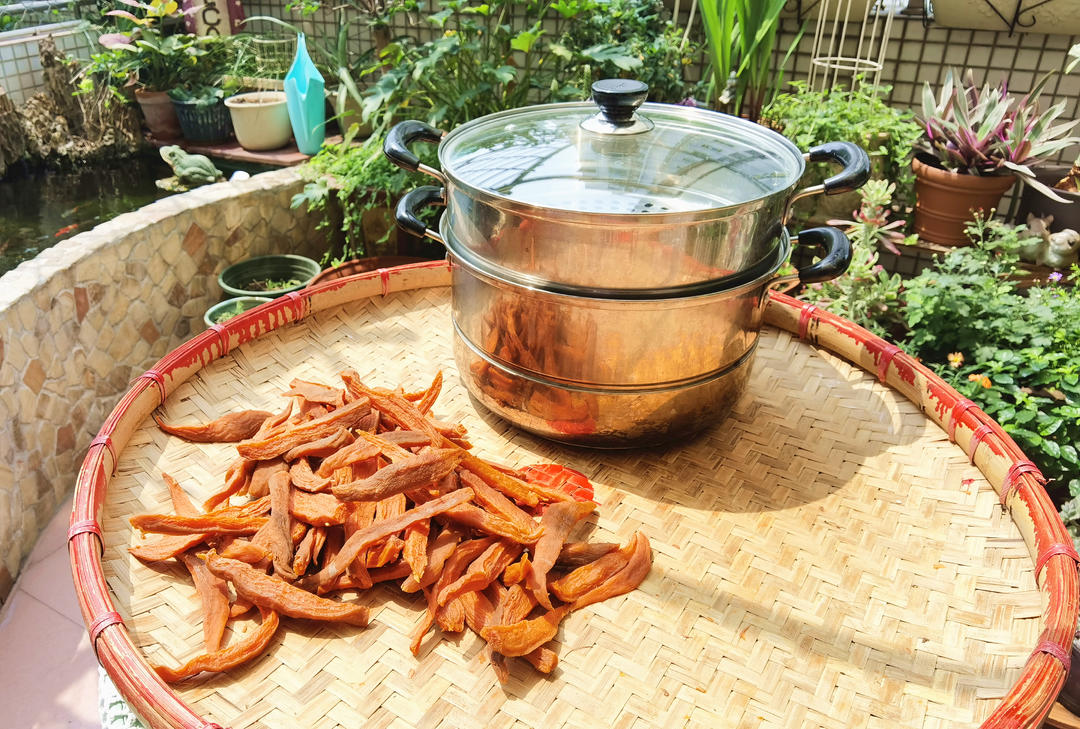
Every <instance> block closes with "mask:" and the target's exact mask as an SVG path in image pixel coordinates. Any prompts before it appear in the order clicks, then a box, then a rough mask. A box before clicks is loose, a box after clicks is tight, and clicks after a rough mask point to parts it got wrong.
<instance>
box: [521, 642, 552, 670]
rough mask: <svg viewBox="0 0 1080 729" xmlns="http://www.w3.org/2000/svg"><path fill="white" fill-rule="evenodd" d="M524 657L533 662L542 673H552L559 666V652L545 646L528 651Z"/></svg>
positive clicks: (534, 666) (533, 665)
mask: <svg viewBox="0 0 1080 729" xmlns="http://www.w3.org/2000/svg"><path fill="white" fill-rule="evenodd" d="M522 658H524V659H525V660H526V661H528V662H529V663H531V664H532V667H533V668H535V669H536V670H537V671H539V672H540V673H551V672H552V671H554V670H555V669H556V668H557V667H558V666H559V654H558V653H556V652H555V651H553V650H551V649H550V648H546V647H544V646H540V647H539V648H537V649H536V650H534V651H532V652H531V653H526V654H525V655H523V656H522Z"/></svg>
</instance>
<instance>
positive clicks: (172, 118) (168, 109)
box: [135, 89, 181, 139]
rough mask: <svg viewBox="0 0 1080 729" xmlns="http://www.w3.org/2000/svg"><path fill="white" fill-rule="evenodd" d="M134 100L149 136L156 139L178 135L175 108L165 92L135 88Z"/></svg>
mask: <svg viewBox="0 0 1080 729" xmlns="http://www.w3.org/2000/svg"><path fill="white" fill-rule="evenodd" d="M135 101H137V102H138V104H139V108H140V109H141V110H142V115H143V120H144V121H145V122H146V128H147V129H149V130H150V134H151V136H153V137H154V138H156V139H178V138H179V137H180V134H181V130H180V120H179V119H177V118H176V110H175V109H174V108H173V102H172V99H170V98H169V95H168V94H167V93H165V92H164V91H144V90H143V89H135Z"/></svg>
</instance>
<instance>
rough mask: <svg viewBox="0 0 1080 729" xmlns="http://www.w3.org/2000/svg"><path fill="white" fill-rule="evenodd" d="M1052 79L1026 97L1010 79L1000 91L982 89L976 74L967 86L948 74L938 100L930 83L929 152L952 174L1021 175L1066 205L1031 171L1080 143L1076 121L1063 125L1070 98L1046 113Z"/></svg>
mask: <svg viewBox="0 0 1080 729" xmlns="http://www.w3.org/2000/svg"><path fill="white" fill-rule="evenodd" d="M1049 78H1050V74H1047V75H1046V76H1043V78H1042V79H1040V80H1039V82H1038V83H1037V84H1036V85H1035V88H1034V89H1033V90H1032V91H1031V92H1030V93H1028V94H1026V95H1025V96H1023V97H1022V98H1020V99H1017V98H1016V97H1014V96H1012V95H1011V94H1009V93H1008V87H1007V86H1006V84H1005V81H1004V80H1003V81H1002V82H1001V84H1000V85H999V86H998V87H997V88H993V87H991V86H990V85H989V84H984V85H983V86H982V87H981V88H980V87H979V86H977V85H976V84H975V80H974V77H973V75H972V73H971V71H970V70H969V71H968V72H967V74H966V75H965V78H964V80H963V81H961V82H957V81H956V79H955V77H954V75H953V72H952V71H951V70H950V71H948V72H947V73H946V75H945V82H944V84H942V87H941V90H940V92H939V93H938V95H937V96H936V97H935V96H934V93H933V90H932V89H931V88H930V84H929V83H926V85H925V87H924V89H923V99H922V118H921V120H920V121H921V123H922V124H923V126H924V128H925V140H924V142H925V143H924V151H926V152H928V153H929V154H930V155H932V156H933V158H934V159H936V160H937V162H938V164H939V165H940V166H941V167H942V168H943V169H947V170H957V171H959V172H963V173H965V174H969V175H994V174H1007V173H1016V174H1017V175H1019V176H1020V177H1021V179H1023V181H1024V182H1025V183H1026V184H1028V185H1031V186H1032V187H1033V188H1035V189H1036V190H1039V191H1040V192H1042V193H1043V194H1044V195H1046V196H1047V197H1050V198H1052V199H1055V200H1058V201H1061V202H1064V198H1062V197H1060V196H1059V195H1056V194H1055V193H1054V192H1053V191H1052V190H1051V188H1049V187H1047V186H1046V185H1044V184H1043V183H1041V182H1039V181H1038V180H1037V179H1036V178H1035V173H1033V172H1032V171H1031V169H1030V168H1031V166H1032V165H1036V164H1038V163H1039V162H1041V161H1043V160H1045V159H1048V158H1050V157H1052V156H1054V155H1055V154H1057V153H1058V152H1060V151H1061V150H1063V149H1065V148H1067V147H1070V146H1072V145H1074V144H1076V143H1077V142H1080V138H1077V137H1069V136H1066V135H1067V134H1068V132H1069V130H1071V129H1072V128H1073V126H1074V125H1075V124H1076V122H1075V121H1072V122H1063V123H1058V119H1059V118H1060V117H1061V115H1062V114H1064V113H1065V101H1064V100H1063V101H1060V102H1058V103H1057V104H1054V105H1052V106H1050V107H1049V108H1048V109H1046V110H1045V111H1043V110H1041V109H1040V107H1039V93H1040V92H1041V90H1042V88H1043V86H1044V85H1045V84H1046V82H1047V81H1048V80H1049Z"/></svg>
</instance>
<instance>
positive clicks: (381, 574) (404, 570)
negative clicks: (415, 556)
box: [368, 562, 411, 582]
mask: <svg viewBox="0 0 1080 729" xmlns="http://www.w3.org/2000/svg"><path fill="white" fill-rule="evenodd" d="M410 569H411V568H410V567H409V565H408V563H406V562H394V563H393V564H387V565H383V566H381V567H376V568H374V569H372V570H370V571H369V573H368V574H370V575H371V581H372V582H389V581H390V580H400V579H401V578H403V577H406V576H408V574H409V570H410Z"/></svg>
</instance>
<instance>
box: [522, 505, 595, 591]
mask: <svg viewBox="0 0 1080 729" xmlns="http://www.w3.org/2000/svg"><path fill="white" fill-rule="evenodd" d="M595 508H596V504H594V503H593V502H591V501H564V502H560V503H558V504H552V505H551V506H549V507H548V508H547V510H546V511H545V512H544V516H543V517H542V518H541V519H540V526H541V528H542V529H543V530H544V534H543V536H541V537H540V540H539V541H538V542H537V543H536V547H535V548H534V549H533V556H532V567H531V569H530V570H529V571H528V572H526V573H525V586H526V587H528V588H529V591H530V592H532V594H533V597H535V598H536V601H537V602H538V603H540V604H541V605H543V606H544V608H545V609H547V610H551V609H552V607H551V598H550V597H549V596H548V588H547V573H548V572H549V571H551V568H552V567H554V566H555V560H556V559H558V558H559V551H560V550H561V549H562V545H563V542H565V541H566V537H567V536H568V535H569V534H570V530H572V529H573V528H574V526H575V525H576V524H577V523H578V522H579V521H581V520H582V519H584V518H585V517H586V516H588V515H589V514H591V513H592V512H593V510H594V509H595Z"/></svg>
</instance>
